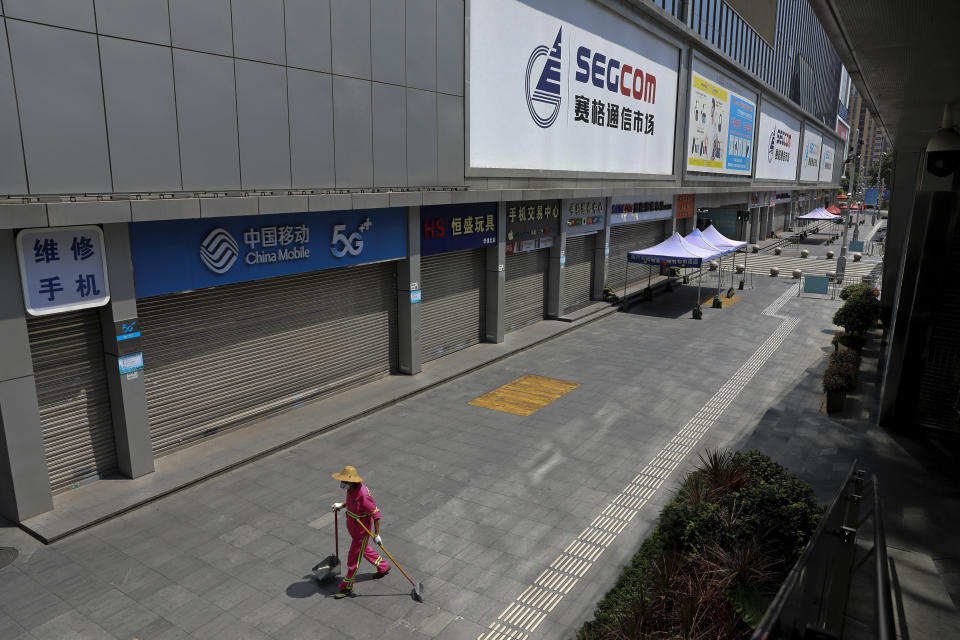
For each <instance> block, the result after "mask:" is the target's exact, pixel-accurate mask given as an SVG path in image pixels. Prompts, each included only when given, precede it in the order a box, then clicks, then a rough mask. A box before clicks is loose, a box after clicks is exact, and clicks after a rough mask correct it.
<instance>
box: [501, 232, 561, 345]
mask: <svg viewBox="0 0 960 640" xmlns="http://www.w3.org/2000/svg"><path fill="white" fill-rule="evenodd" d="M549 263H550V250H549V249H538V250H536V251H527V252H525V253H514V254H512V255H509V256H507V260H506V268H505V276H506V278H505V283H504V289H505V292H504V301H503V329H504V333H509V332H511V331H516V330H517V329H522V328H523V327H525V326H527V325H528V324H533V323H534V322H539V321H540V320H543V317H544V314H545V313H546V311H547V271H548V269H549Z"/></svg>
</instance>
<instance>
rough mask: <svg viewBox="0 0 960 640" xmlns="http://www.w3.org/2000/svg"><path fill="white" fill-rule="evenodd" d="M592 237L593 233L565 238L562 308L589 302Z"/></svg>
mask: <svg viewBox="0 0 960 640" xmlns="http://www.w3.org/2000/svg"><path fill="white" fill-rule="evenodd" d="M594 238H596V236H594V235H589V236H579V237H576V238H567V246H566V250H565V251H566V254H565V256H566V260H567V262H566V265H565V266H564V268H563V270H564V274H563V308H564V309H569V308H571V307H575V306H577V305H581V304H586V303H588V302H590V289H591V288H592V284H593V282H592V280H591V276H592V275H593V247H594Z"/></svg>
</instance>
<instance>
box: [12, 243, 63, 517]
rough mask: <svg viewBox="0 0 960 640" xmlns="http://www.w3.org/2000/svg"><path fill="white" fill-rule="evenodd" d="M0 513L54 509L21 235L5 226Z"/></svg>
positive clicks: (27, 513)
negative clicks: (19, 249) (26, 309)
mask: <svg viewBox="0 0 960 640" xmlns="http://www.w3.org/2000/svg"><path fill="white" fill-rule="evenodd" d="M0 291H3V292H4V295H2V296H0V353H2V354H3V356H2V357H0V515H2V516H3V517H4V518H7V519H8V520H11V521H13V522H22V521H23V520H26V519H27V518H30V517H32V516H35V515H37V514H40V513H44V512H45V511H50V510H51V509H53V493H52V492H51V491H50V478H49V476H48V474H47V459H46V455H45V452H44V448H43V432H42V430H41V428H40V409H39V407H38V405H37V384H36V381H35V379H34V376H33V359H32V358H31V354H30V338H29V336H28V334H27V319H26V316H25V315H24V313H25V312H24V309H23V292H22V290H21V288H20V267H19V264H18V261H17V249H16V244H15V235H14V233H13V231H11V230H9V229H0Z"/></svg>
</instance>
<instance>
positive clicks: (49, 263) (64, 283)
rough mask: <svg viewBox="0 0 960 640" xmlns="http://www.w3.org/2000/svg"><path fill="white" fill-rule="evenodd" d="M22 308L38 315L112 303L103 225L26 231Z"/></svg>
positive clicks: (20, 237) (20, 243) (21, 246)
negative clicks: (101, 227) (101, 226)
mask: <svg viewBox="0 0 960 640" xmlns="http://www.w3.org/2000/svg"><path fill="white" fill-rule="evenodd" d="M17 255H18V257H19V259H20V280H21V284H22V285H23V304H24V308H26V310H27V312H28V313H29V314H30V315H33V316H42V315H48V314H51V313H61V312H64V311H74V310H76V309H86V308H89V307H102V306H103V305H105V304H107V303H108V302H110V285H109V283H108V282H107V262H106V256H105V255H104V246H103V232H102V231H101V230H100V227H93V226H90V227H62V228H47V229H24V230H23V231H21V232H20V233H18V234H17Z"/></svg>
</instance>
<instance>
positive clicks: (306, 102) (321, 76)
mask: <svg viewBox="0 0 960 640" xmlns="http://www.w3.org/2000/svg"><path fill="white" fill-rule="evenodd" d="M287 83H288V85H289V86H288V91H289V100H290V165H291V171H292V174H291V175H292V186H293V188H294V189H300V188H306V187H333V186H335V185H336V175H335V172H334V161H333V158H334V156H333V95H332V91H333V89H332V83H331V80H330V75H329V74H326V73H317V72H315V71H303V70H300V69H288V70H287Z"/></svg>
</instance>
